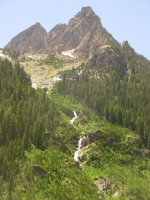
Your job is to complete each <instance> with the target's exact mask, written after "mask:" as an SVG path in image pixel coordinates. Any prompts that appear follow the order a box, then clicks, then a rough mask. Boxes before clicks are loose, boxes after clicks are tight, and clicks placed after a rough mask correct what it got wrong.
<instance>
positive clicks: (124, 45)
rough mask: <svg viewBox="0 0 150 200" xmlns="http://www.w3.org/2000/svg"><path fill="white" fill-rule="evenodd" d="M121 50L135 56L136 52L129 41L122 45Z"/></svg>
mask: <svg viewBox="0 0 150 200" xmlns="http://www.w3.org/2000/svg"><path fill="white" fill-rule="evenodd" d="M121 48H122V49H123V50H124V51H126V52H128V53H131V54H132V55H135V51H134V49H133V48H132V47H131V46H130V45H129V43H128V41H124V42H123V43H122V45H121Z"/></svg>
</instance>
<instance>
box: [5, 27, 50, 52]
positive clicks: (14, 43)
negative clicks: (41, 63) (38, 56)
mask: <svg viewBox="0 0 150 200" xmlns="http://www.w3.org/2000/svg"><path fill="white" fill-rule="evenodd" d="M46 35H47V32H46V30H45V29H44V28H43V27H42V26H41V24H40V23H36V24H35V25H33V26H31V27H30V28H28V29H26V30H25V31H22V32H21V33H19V34H18V35H17V36H15V37H14V38H13V39H12V40H11V41H10V42H9V43H8V44H7V45H6V46H5V48H10V49H11V50H15V51H22V52H24V53H38V52H37V51H38V48H40V46H41V41H42V40H43V38H44V37H45V36H46ZM35 46H36V47H38V48H35Z"/></svg>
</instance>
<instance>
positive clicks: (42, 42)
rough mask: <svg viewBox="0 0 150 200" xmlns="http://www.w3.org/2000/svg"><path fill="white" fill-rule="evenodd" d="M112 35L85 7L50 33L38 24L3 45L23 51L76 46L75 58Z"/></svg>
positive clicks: (86, 53) (109, 38)
mask: <svg viewBox="0 0 150 200" xmlns="http://www.w3.org/2000/svg"><path fill="white" fill-rule="evenodd" d="M112 40H113V41H114V38H113V37H112V36H111V35H110V34H109V33H108V32H107V31H106V30H105V29H104V28H103V26H102V24H101V21H100V18H99V17H98V16H97V15H96V14H95V13H94V12H93V10H92V8H91V7H84V8H82V9H81V11H80V12H79V13H77V14H76V15H75V16H74V17H73V18H72V19H71V20H70V21H69V23H68V24H67V25H66V24H58V25H56V26H55V27H54V28H53V29H52V30H51V31H50V32H49V33H47V32H46V31H45V29H44V28H43V27H41V25H40V24H39V23H37V24H35V25H33V26H31V27H30V28H28V29H27V30H25V31H23V32H21V33H20V34H19V35H17V36H15V37H14V38H13V39H12V40H11V41H10V42H9V43H8V44H7V45H6V46H5V48H10V49H11V50H16V51H23V52H24V53H33V54H37V53H41V54H43V53H44V54H48V53H58V54H61V53H62V51H68V50H72V49H75V50H74V52H73V54H74V57H76V58H80V59H86V58H88V57H89V56H90V55H91V54H92V53H93V52H94V51H95V50H96V49H97V48H98V47H99V46H101V45H104V44H106V43H107V42H109V41H112Z"/></svg>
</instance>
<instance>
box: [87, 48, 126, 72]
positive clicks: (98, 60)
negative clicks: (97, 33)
mask: <svg viewBox="0 0 150 200" xmlns="http://www.w3.org/2000/svg"><path fill="white" fill-rule="evenodd" d="M109 66H115V67H117V68H120V69H121V70H122V72H123V73H124V74H126V72H127V63H126V61H125V58H124V57H123V55H121V54H120V53H116V52H115V50H114V49H113V48H112V47H111V46H109V45H104V46H101V47H100V48H99V49H98V50H97V51H96V52H95V53H94V55H93V56H92V57H91V58H90V59H89V60H88V61H87V62H86V64H85V67H84V68H85V69H92V68H96V69H98V68H103V67H105V68H106V69H107V68H108V67H109Z"/></svg>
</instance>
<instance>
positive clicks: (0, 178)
mask: <svg viewBox="0 0 150 200" xmlns="http://www.w3.org/2000/svg"><path fill="white" fill-rule="evenodd" d="M109 45H111V47H112V48H113V50H114V52H119V53H121V54H122V55H123V56H124V58H125V59H126V61H127V65H128V74H123V72H122V70H121V69H120V68H118V67H116V66H115V65H109V66H106V67H103V68H97V67H94V66H93V67H91V69H86V68H85V67H84V66H85V65H84V63H83V62H82V63H81V64H80V65H79V66H78V68H76V69H75V68H74V66H72V69H71V70H67V71H60V74H59V75H60V77H61V78H62V81H59V82H56V83H55V85H54V86H53V89H52V90H51V91H50V92H48V93H46V92H45V91H44V90H43V89H41V88H38V89H34V88H32V82H31V78H30V75H29V74H27V73H26V72H25V70H24V68H23V67H21V65H20V63H19V60H21V59H20V58H22V55H21V57H20V53H19V52H12V51H9V50H5V54H7V55H9V56H10V57H12V58H13V62H10V61H9V60H8V59H2V58H0V199H2V200H5V199H6V200H7V199H8V200H16V199H17V200H28V199H31V200H32V199H33V200H34V199H35V200H49V199H50V200H66V199H69V200H92V199H93V200H98V199H105V200H108V199H112V200H115V199H120V200H149V199H150V194H149V185H150V95H149V94H150V84H149V80H150V61H149V60H147V59H146V58H144V57H143V56H141V55H138V54H136V53H134V54H131V53H130V52H125V51H124V50H123V49H121V47H120V46H119V45H118V44H116V43H114V44H113V43H112V44H109ZM23 58H24V59H26V58H25V57H23ZM24 59H23V61H22V62H24ZM28 62H30V61H29V60H28ZM69 62H70V64H71V61H69ZM65 63H66V61H65V60H63V58H59V57H58V58H57V56H54V55H49V56H48V57H47V58H46V59H44V60H39V62H38V65H44V64H46V65H52V66H54V68H57V69H58V68H59V69H60V68H62V67H63V65H65ZM72 65H74V62H73V61H72ZM79 72H80V73H79ZM73 111H75V112H76V113H77V115H78V117H77V119H76V120H75V121H74V123H73V124H70V120H71V119H72V118H73ZM80 137H82V138H83V144H82V151H81V155H80V161H79V162H75V161H74V157H73V156H74V152H75V151H76V148H77V143H78V141H79V138H80ZM80 164H81V165H80Z"/></svg>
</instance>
